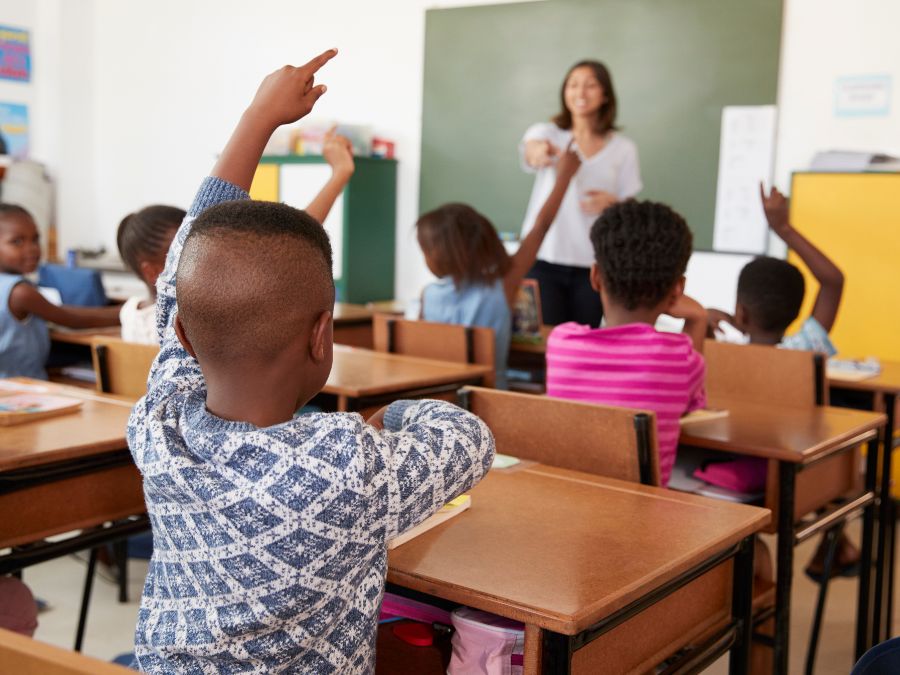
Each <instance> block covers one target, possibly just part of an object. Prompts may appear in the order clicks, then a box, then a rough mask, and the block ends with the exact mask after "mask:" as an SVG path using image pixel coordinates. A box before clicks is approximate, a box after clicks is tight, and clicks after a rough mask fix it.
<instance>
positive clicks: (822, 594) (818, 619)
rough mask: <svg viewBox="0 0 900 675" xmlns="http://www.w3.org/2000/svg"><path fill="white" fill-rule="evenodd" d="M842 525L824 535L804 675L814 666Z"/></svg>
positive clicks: (810, 672)
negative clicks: (823, 558)
mask: <svg viewBox="0 0 900 675" xmlns="http://www.w3.org/2000/svg"><path fill="white" fill-rule="evenodd" d="M843 530H844V524H843V523H841V524H839V525H837V526H835V527H833V528H831V529H830V530H828V532H826V533H825V562H824V564H823V565H822V580H821V581H820V582H819V597H818V599H817V601H816V612H815V614H814V616H813V624H812V629H811V630H810V634H809V649H808V650H807V652H806V675H812V674H813V671H814V670H815V664H816V650H817V648H818V646H819V633H821V631H822V617H823V615H824V614H825V599H826V596H827V595H828V583H829V582H830V581H831V568H832V567H833V566H834V558H835V555H836V554H837V545H838V541H839V540H840V535H841V532H843Z"/></svg>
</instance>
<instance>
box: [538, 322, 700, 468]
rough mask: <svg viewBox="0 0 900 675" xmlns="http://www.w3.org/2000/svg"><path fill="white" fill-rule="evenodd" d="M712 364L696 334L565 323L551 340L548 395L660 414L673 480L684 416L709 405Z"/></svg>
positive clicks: (662, 452)
mask: <svg viewBox="0 0 900 675" xmlns="http://www.w3.org/2000/svg"><path fill="white" fill-rule="evenodd" d="M705 376H706V364H705V363H704V361H703V356H701V355H700V354H698V353H697V352H696V351H695V350H694V347H693V345H692V344H691V339H690V338H689V337H688V336H687V335H684V334H681V333H662V332H660V331H657V330H656V329H655V328H653V326H650V325H648V324H645V323H632V324H627V325H625V326H616V327H615V328H590V327H589V326H582V325H580V324H577V323H564V324H562V325H560V326H557V327H556V328H554V329H553V332H552V333H550V337H549V338H548V340H547V395H548V396H555V397H557V398H568V399H573V400H576V401H584V402H586V403H599V404H601V405H611V406H621V407H625V408H638V409H641V410H651V411H653V412H655V413H656V433H657V439H658V441H659V469H660V477H661V479H662V484H663V485H668V483H669V476H670V474H671V473H672V465H673V464H674V463H675V453H676V451H677V449H678V435H679V433H680V427H679V424H678V420H679V418H680V417H681V416H682V415H684V414H685V413H687V412H690V411H691V410H696V409H697V408H702V407H704V406H705V405H706V390H705V389H704V384H703V381H704V378H705Z"/></svg>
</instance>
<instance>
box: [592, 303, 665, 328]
mask: <svg viewBox="0 0 900 675" xmlns="http://www.w3.org/2000/svg"><path fill="white" fill-rule="evenodd" d="M660 314H662V311H661V310H660V309H659V308H658V307H650V308H647V307H638V308H637V309H625V308H624V307H621V306H617V305H614V304H612V303H607V305H604V307H603V318H604V320H605V321H606V326H607V327H608V328H615V327H616V326H625V325H627V324H630V323H646V324H648V325H650V326H655V325H656V320H657V319H659V315H660Z"/></svg>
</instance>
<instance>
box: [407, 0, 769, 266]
mask: <svg viewBox="0 0 900 675" xmlns="http://www.w3.org/2000/svg"><path fill="white" fill-rule="evenodd" d="M781 12H782V2H781V0H545V1H544V2H527V3H521V4H520V3H516V4H509V5H489V6H481V7H466V8H457V9H434V10H429V11H428V12H426V28H425V74H424V99H423V112H422V164H421V174H420V202H419V206H420V208H421V210H422V211H425V210H428V209H432V208H435V207H436V206H439V205H440V204H442V203H444V202H448V201H462V202H467V203H469V204H472V205H473V206H474V207H475V208H477V209H479V210H480V211H482V212H483V213H485V215H487V216H488V217H489V218H490V219H491V221H492V222H493V223H494V224H495V225H496V226H497V228H498V229H499V230H501V231H508V232H518V230H519V228H520V226H521V224H522V218H523V217H524V215H525V207H526V205H527V203H528V197H529V195H530V193H531V185H532V181H533V176H531V175H530V174H526V173H524V172H523V171H522V170H521V168H520V167H519V161H518V154H517V153H518V144H519V141H520V140H521V138H522V134H523V133H524V132H525V129H527V128H528V126H529V125H531V124H533V123H534V122H538V121H542V120H548V119H549V118H550V117H551V116H553V115H554V114H556V112H557V111H558V106H559V88H560V85H561V83H562V79H563V77H564V75H565V73H566V71H567V69H568V68H569V67H570V66H571V65H572V64H573V63H575V62H576V61H579V60H581V59H584V58H593V59H598V60H600V61H603V62H605V63H606V64H607V66H608V67H609V68H610V70H611V72H612V74H613V83H614V85H615V87H616V93H617V96H618V99H619V115H618V122H619V124H620V125H621V126H622V128H623V133H624V134H626V135H627V136H629V137H630V138H632V139H633V140H634V141H635V142H636V143H637V146H638V151H639V153H640V163H641V173H642V176H643V180H644V190H643V192H642V193H641V195H640V197H641V198H645V199H654V200H657V201H663V202H666V203H668V204H671V205H672V206H673V207H674V208H675V209H676V210H678V211H680V212H681V213H682V214H683V215H684V216H685V217H686V218H687V220H688V223H690V225H691V227H692V229H693V230H694V233H695V242H694V245H695V248H701V249H703V248H706V249H708V248H711V247H712V232H713V215H714V212H715V197H716V175H717V172H718V157H719V130H720V126H721V116H722V107H723V106H726V105H761V104H772V103H774V102H775V95H776V87H777V77H778V53H779V44H780V35H781Z"/></svg>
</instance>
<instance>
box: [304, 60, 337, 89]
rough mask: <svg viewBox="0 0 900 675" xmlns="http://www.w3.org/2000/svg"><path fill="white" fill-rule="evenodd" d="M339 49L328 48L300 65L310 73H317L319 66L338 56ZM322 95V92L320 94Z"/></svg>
mask: <svg viewBox="0 0 900 675" xmlns="http://www.w3.org/2000/svg"><path fill="white" fill-rule="evenodd" d="M337 51H338V50H337V49H328V50H326V51H324V52H322V53H321V54H319V55H318V56H314V57H313V58H312V59H310V60H309V62H308V63H306V64H304V65H302V66H300V67H301V68H302V69H303V70H308V71H309V72H310V73H315V72H316V71H317V70H319V68H321V67H322V66H324V65H325V64H326V63H328V62H329V61H331V59H333V58H334V57H335V56H337ZM320 95H321V94H320Z"/></svg>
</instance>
